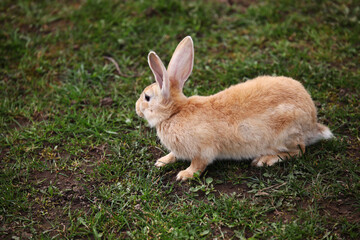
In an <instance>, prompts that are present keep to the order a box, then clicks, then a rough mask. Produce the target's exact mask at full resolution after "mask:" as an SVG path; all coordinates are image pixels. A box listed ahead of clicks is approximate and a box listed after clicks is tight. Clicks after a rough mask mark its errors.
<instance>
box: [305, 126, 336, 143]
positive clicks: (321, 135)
mask: <svg viewBox="0 0 360 240" xmlns="http://www.w3.org/2000/svg"><path fill="white" fill-rule="evenodd" d="M316 125H317V128H316V130H315V131H314V132H313V134H312V135H310V136H309V137H308V138H307V139H306V145H311V144H314V143H316V142H318V141H320V140H323V139H330V138H333V137H334V135H333V134H332V132H331V131H330V129H329V128H328V127H327V126H325V125H323V124H321V123H317V124H316Z"/></svg>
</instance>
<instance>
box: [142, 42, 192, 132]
mask: <svg viewBox="0 0 360 240" xmlns="http://www.w3.org/2000/svg"><path fill="white" fill-rule="evenodd" d="M148 63H149V66H150V69H151V71H152V72H153V74H154V77H155V81H156V82H155V83H153V84H151V85H150V86H148V87H146V88H145V89H144V91H143V92H142V93H141V95H140V98H139V99H138V100H137V102H136V113H137V114H138V115H139V116H140V117H143V118H145V119H146V120H147V121H148V122H149V124H150V126H152V127H154V126H156V125H157V124H158V123H160V122H162V121H164V120H166V119H167V118H169V117H171V116H172V115H173V114H174V113H176V111H178V109H179V108H180V107H181V103H182V102H183V101H184V100H186V97H185V96H184V94H183V93H182V89H183V86H184V83H185V82H186V80H187V79H188V77H189V76H190V74H191V71H192V68H193V64H194V45H193V41H192V39H191V37H190V36H187V37H185V38H184V39H183V40H182V41H181V42H180V43H179V45H178V46H177V47H176V49H175V52H174V53H173V56H172V58H171V60H170V63H169V65H168V68H167V69H166V68H165V66H164V64H163V63H162V61H161V59H160V58H159V57H158V56H157V55H156V53H155V52H153V51H151V52H150V53H149V55H148Z"/></svg>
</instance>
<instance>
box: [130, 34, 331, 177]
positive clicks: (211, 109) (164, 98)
mask: <svg viewBox="0 0 360 240" xmlns="http://www.w3.org/2000/svg"><path fill="white" fill-rule="evenodd" d="M192 48H193V47H192V40H191V38H190V37H187V38H185V39H184V40H183V41H182V42H181V43H180V44H179V46H178V47H177V49H176V51H175V53H174V55H173V58H172V60H171V61H170V64H169V66H168V69H169V68H171V69H172V71H171V72H172V73H171V74H170V73H169V76H168V73H167V71H166V69H165V67H164V66H163V65H162V62H161V60H160V59H159V58H158V57H157V55H156V54H155V53H153V52H150V54H149V65H150V67H151V69H152V71H153V73H154V76H155V79H156V81H157V83H154V84H152V85H150V86H148V87H147V88H145V90H144V91H143V93H142V94H141V96H140V98H139V100H138V101H137V102H136V112H137V114H138V115H139V116H140V117H144V118H145V119H147V120H148V122H149V124H150V126H152V127H156V130H157V135H158V137H159V139H160V140H161V142H162V144H163V145H164V146H165V147H166V148H168V149H169V150H170V151H171V152H170V154H169V155H167V156H165V157H163V158H161V159H159V160H158V161H157V162H156V166H159V167H160V166H164V165H165V164H168V163H170V162H174V161H175V159H176V158H180V159H188V160H191V165H190V167H189V168H187V169H186V170H183V171H181V172H179V174H178V176H177V179H179V180H185V179H187V178H190V177H192V176H193V174H194V173H195V172H196V171H203V170H204V169H205V168H206V166H207V165H208V164H210V163H211V162H212V161H213V160H215V159H230V158H231V159H244V158H254V161H253V164H254V165H256V166H263V165H272V164H274V163H276V162H278V161H279V160H281V159H286V158H287V157H288V156H295V155H299V154H300V150H299V146H300V148H301V151H302V152H304V151H305V145H307V144H311V143H314V142H316V141H318V140H320V139H324V138H330V137H332V134H331V132H330V130H329V129H328V128H327V127H326V126H324V125H321V124H319V123H317V117H316V108H315V105H314V103H313V101H312V99H311V97H310V95H309V94H308V93H307V91H306V90H305V88H304V87H303V86H302V85H301V83H299V82H298V81H296V80H293V79H291V78H288V77H271V76H262V77H257V78H255V79H253V80H249V81H247V82H245V83H240V84H237V85H235V86H232V87H230V88H228V89H226V90H224V91H221V92H219V93H217V94H214V95H211V96H207V97H203V96H192V97H189V98H187V97H185V96H184V95H183V93H182V86H183V85H184V83H185V81H186V80H187V77H188V76H189V75H190V74H189V72H191V69H192V62H193V59H190V58H193V52H192V53H191V49H192ZM192 51H193V50H192ZM174 56H175V57H174ZM179 59H181V61H180V60H179ZM189 63H191V64H189ZM157 64H161V66H158V65H157ZM172 74H176V76H174V75H172ZM170 79H171V80H170ZM179 86H180V88H179ZM145 95H147V96H150V101H149V102H147V101H146V99H145Z"/></svg>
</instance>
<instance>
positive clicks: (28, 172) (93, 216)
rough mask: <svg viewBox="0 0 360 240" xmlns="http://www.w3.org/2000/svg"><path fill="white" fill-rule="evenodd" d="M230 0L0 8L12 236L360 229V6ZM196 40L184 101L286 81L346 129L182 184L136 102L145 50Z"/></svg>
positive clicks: (347, 233)
mask: <svg viewBox="0 0 360 240" xmlns="http://www.w3.org/2000/svg"><path fill="white" fill-rule="evenodd" d="M229 2H233V3H234V4H232V5H229V4H227V3H222V2H221V1H216V0H213V1H165V0H155V1H101V0H89V1H79V2H77V1H67V0H63V1H26V0H21V1H11V0H4V1H1V2H0V25H1V28H0V100H1V101H0V159H1V164H0V193H1V194H0V238H2V239H27V238H34V239H51V238H61V239H64V238H67V239H74V238H81V239H88V238H89V239H94V238H96V239H97V238H103V239H118V238H134V239H147V238H151V239H152V238H155V239H158V238H161V239H213V238H217V239H239V238H240V239H246V238H249V239H359V238H360V224H359V223H360V162H359V160H360V159H359V158H360V157H359V156H360V155H359V150H360V147H359V128H360V123H359V119H360V107H359V98H360V91H359V89H360V77H359V76H360V70H359V69H360V68H359V54H358V53H359V51H360V41H359V36H360V19H359V16H360V7H359V4H358V2H357V1H355V0H353V1H352V0H347V1H295V2H294V1H288V0H281V1H256V2H254V3H251V4H250V5H249V4H248V3H250V1H229ZM186 35H191V36H192V38H193V40H194V43H195V66H194V70H193V74H192V75H191V77H190V80H189V81H188V82H187V84H186V86H185V89H184V92H185V94H186V95H188V96H190V95H194V94H200V95H209V94H212V93H215V92H218V91H220V90H222V89H224V88H226V87H228V86H230V85H232V84H236V83H238V82H243V81H245V80H247V79H251V78H254V77H256V76H259V75H263V74H267V75H285V76H289V77H292V78H294V79H298V80H299V81H301V82H302V83H303V84H304V86H305V87H306V89H307V90H308V91H309V92H310V93H311V95H312V96H313V99H314V101H315V103H316V106H317V108H318V115H319V119H320V121H321V122H323V123H325V124H327V125H328V126H329V127H330V128H331V129H332V130H333V132H334V134H335V136H336V138H335V139H333V140H331V141H327V142H320V143H318V144H316V145H314V146H311V147H309V148H308V149H307V151H306V153H305V154H304V155H303V156H302V157H300V158H297V159H292V160H291V161H287V162H284V163H280V164H277V165H275V166H273V167H265V168H254V167H251V166H250V163H249V162H246V161H245V162H232V161H217V162H215V163H214V164H213V165H211V166H209V167H208V168H207V170H206V172H205V173H204V174H203V175H202V176H197V177H196V178H195V179H194V180H192V181H187V182H183V183H179V182H176V181H175V177H176V174H177V172H178V171H180V170H182V169H184V168H186V167H187V166H188V163H187V162H178V163H175V164H173V165H170V166H166V167H164V168H162V169H157V168H155V167H154V166H153V164H154V163H155V160H156V159H157V158H159V157H160V156H162V155H164V154H165V153H166V151H165V150H164V149H163V147H162V146H161V145H160V143H159V141H158V140H157V138H156V133H155V131H154V129H150V128H149V127H148V126H147V124H146V123H145V121H143V120H141V119H139V117H137V116H136V113H135V109H134V108H135V101H136V99H137V97H138V96H139V94H140V93H141V91H142V89H143V88H144V87H145V86H147V85H149V84H150V83H151V82H152V81H153V79H152V74H151V71H150V69H149V68H148V66H147V60H146V56H147V53H148V52H149V51H150V50H155V51H156V52H157V53H158V55H159V56H161V58H162V59H163V61H164V62H166V63H167V62H168V61H169V59H170V57H171V54H172V52H173V50H174V49H175V47H176V45H177V43H178V42H179V40H181V39H182V38H183V37H185V36H186ZM104 56H110V57H112V58H114V59H115V60H116V61H117V62H118V64H119V67H120V70H121V72H122V73H121V74H118V72H117V71H116V69H115V66H114V65H113V64H112V63H111V62H109V61H107V60H106V59H105V58H104Z"/></svg>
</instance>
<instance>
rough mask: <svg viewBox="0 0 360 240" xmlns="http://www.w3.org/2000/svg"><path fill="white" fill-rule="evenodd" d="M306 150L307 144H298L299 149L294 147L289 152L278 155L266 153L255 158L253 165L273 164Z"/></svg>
mask: <svg viewBox="0 0 360 240" xmlns="http://www.w3.org/2000/svg"><path fill="white" fill-rule="evenodd" d="M304 152H305V144H298V145H297V149H292V151H289V152H279V153H278V154H276V155H265V156H260V157H257V158H255V159H254V160H253V161H252V162H251V165H253V166H256V167H263V166H272V165H274V164H275V163H277V162H281V161H283V160H286V159H288V158H291V157H293V156H300V155H301V154H303V153H304Z"/></svg>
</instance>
